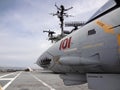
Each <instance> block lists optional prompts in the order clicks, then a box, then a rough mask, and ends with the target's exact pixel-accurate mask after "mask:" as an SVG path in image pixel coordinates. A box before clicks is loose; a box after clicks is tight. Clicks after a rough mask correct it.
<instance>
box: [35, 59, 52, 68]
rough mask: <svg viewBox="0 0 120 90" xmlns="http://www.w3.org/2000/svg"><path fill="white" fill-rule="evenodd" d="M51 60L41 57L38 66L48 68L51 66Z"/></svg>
mask: <svg viewBox="0 0 120 90" xmlns="http://www.w3.org/2000/svg"><path fill="white" fill-rule="evenodd" d="M50 62H51V59H50V58H47V57H44V58H43V57H40V58H39V59H38V60H37V65H39V66H41V67H43V68H48V66H49V65H50Z"/></svg>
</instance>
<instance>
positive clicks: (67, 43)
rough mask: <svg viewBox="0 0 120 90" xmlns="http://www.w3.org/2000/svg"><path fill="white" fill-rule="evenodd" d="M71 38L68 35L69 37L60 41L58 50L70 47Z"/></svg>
mask: <svg viewBox="0 0 120 90" xmlns="http://www.w3.org/2000/svg"><path fill="white" fill-rule="evenodd" d="M71 38H72V37H69V38H66V39H64V40H62V41H61V43H60V47H59V50H64V49H67V48H70V46H71Z"/></svg>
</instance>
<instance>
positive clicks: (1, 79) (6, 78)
mask: <svg viewBox="0 0 120 90" xmlns="http://www.w3.org/2000/svg"><path fill="white" fill-rule="evenodd" d="M12 79H13V78H0V80H12Z"/></svg>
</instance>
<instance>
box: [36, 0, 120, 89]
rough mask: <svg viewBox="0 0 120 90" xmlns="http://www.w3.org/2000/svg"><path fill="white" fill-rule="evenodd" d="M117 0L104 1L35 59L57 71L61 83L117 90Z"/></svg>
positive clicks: (119, 61) (119, 76)
mask: <svg viewBox="0 0 120 90" xmlns="http://www.w3.org/2000/svg"><path fill="white" fill-rule="evenodd" d="M119 18H120V0H109V1H108V2H106V3H105V4H104V5H103V6H102V7H101V8H100V9H99V10H98V11H97V12H96V13H95V14H94V15H93V16H92V17H91V18H90V19H89V20H88V21H87V22H86V23H85V24H84V25H83V26H82V27H81V28H79V29H78V30H76V31H74V32H72V33H70V34H68V35H67V36H65V37H63V38H61V39H60V40H59V41H57V42H56V43H55V44H53V46H51V47H50V48H49V49H48V50H47V51H45V52H44V53H43V54H42V55H41V56H40V57H39V59H38V60H37V64H38V65H39V66H40V67H43V68H46V69H49V70H52V71H53V72H57V73H60V78H61V79H63V82H64V84H65V85H81V84H84V83H88V87H89V88H90V89H95V90H120V85H119V83H120V19H119Z"/></svg>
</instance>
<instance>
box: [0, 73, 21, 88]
mask: <svg viewBox="0 0 120 90" xmlns="http://www.w3.org/2000/svg"><path fill="white" fill-rule="evenodd" d="M21 73H22V72H20V73H18V74H17V75H16V76H15V77H14V78H13V79H12V80H11V81H10V82H8V83H7V84H6V85H5V86H4V87H3V88H2V89H3V90H5V89H6V88H7V87H8V86H9V85H10V84H11V83H12V82H13V81H14V80H15V79H16V78H17V77H18V76H19V75H20V74H21Z"/></svg>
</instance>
